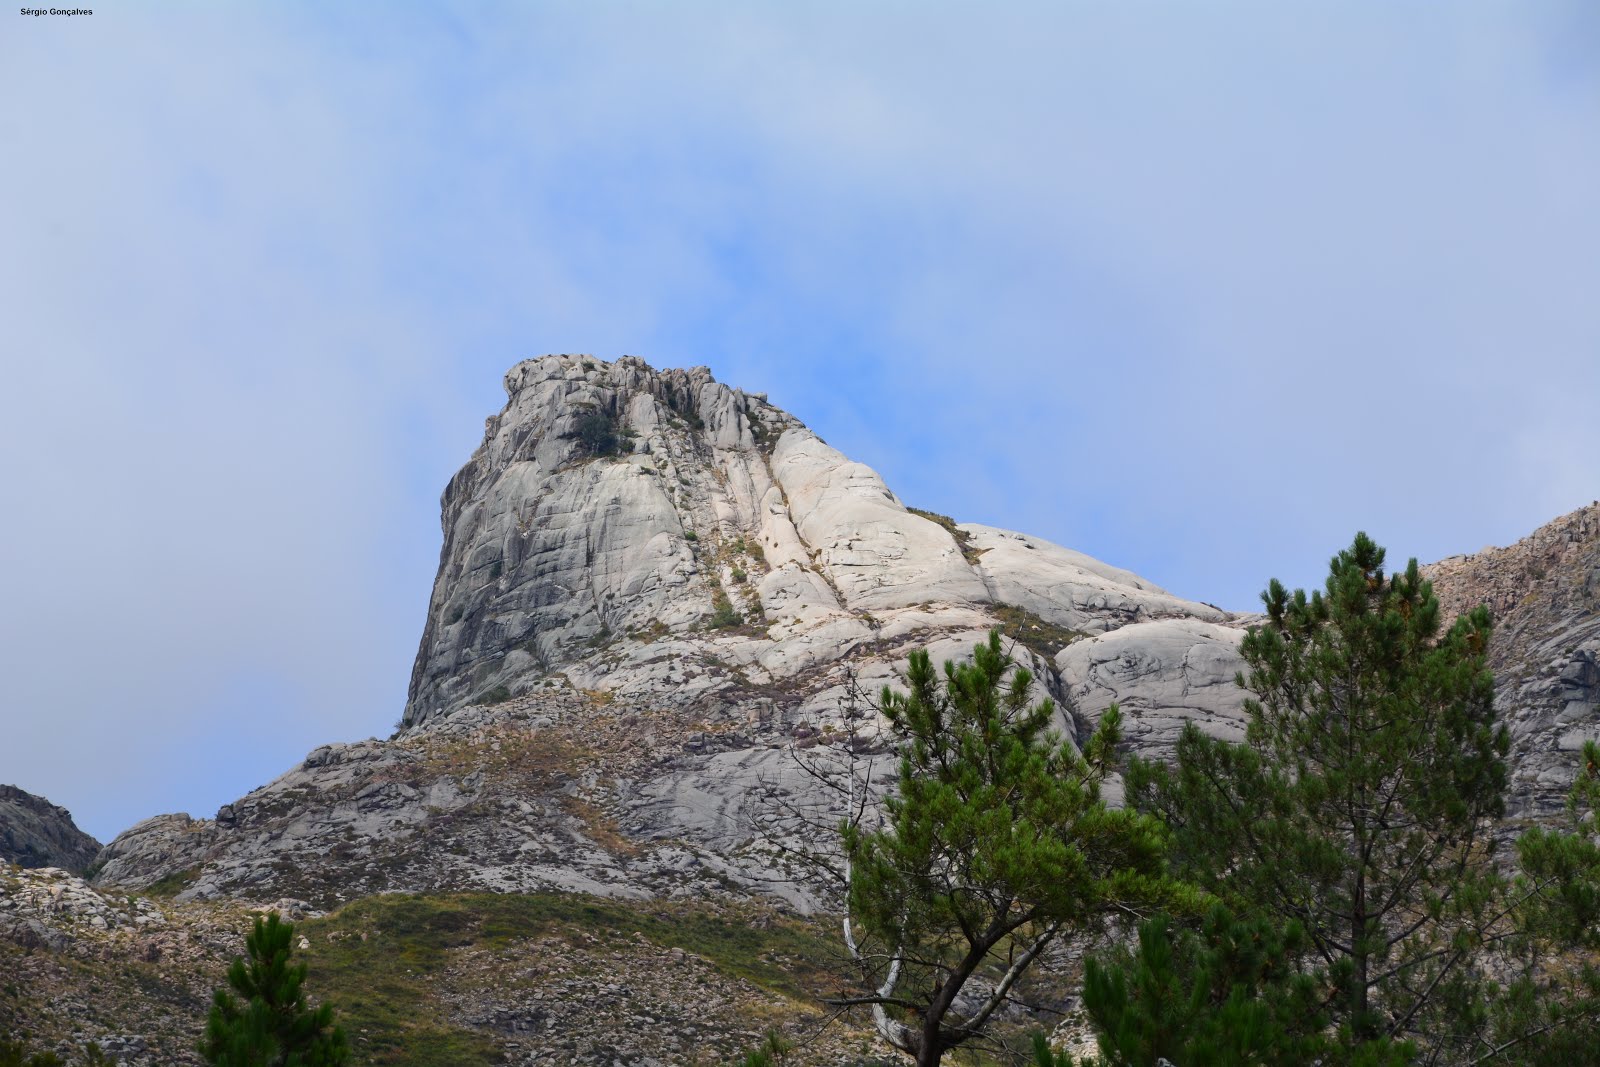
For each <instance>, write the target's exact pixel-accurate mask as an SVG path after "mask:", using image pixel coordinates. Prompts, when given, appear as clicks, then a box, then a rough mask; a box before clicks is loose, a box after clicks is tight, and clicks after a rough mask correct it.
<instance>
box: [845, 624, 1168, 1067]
mask: <svg viewBox="0 0 1600 1067" xmlns="http://www.w3.org/2000/svg"><path fill="white" fill-rule="evenodd" d="M1012 666H1013V665H1012V662H1011V660H1010V658H1009V657H1008V656H1006V655H1005V654H1004V653H1003V652H1002V651H1001V646H1000V635H999V633H998V632H994V633H991V634H990V636H989V640H988V642H987V643H986V644H982V645H979V646H978V647H977V648H976V649H975V650H974V654H973V661H972V662H971V663H970V664H956V663H948V662H947V663H946V664H945V665H944V674H943V677H942V678H941V677H940V675H939V674H938V673H937V672H935V671H934V669H933V666H932V664H931V663H930V661H929V658H928V655H927V653H926V652H921V651H919V652H913V653H912V655H911V662H910V668H909V670H908V672H907V676H906V678H907V681H908V683H909V685H910V692H909V693H897V692H894V691H892V690H890V689H887V688H886V689H885V690H884V692H883V696H882V701H881V710H882V711H883V713H884V715H885V716H886V717H887V719H888V722H889V725H890V727H891V729H892V730H893V731H894V733H895V734H896V735H897V736H898V737H899V739H900V741H901V760H900V768H899V779H898V787H897V790H896V792H895V795H893V796H891V797H890V798H889V799H888V800H887V802H886V805H885V813H884V824H883V826H882V828H881V829H879V830H877V831H876V832H873V833H867V832H864V831H863V830H862V829H861V828H860V827H859V826H858V825H855V824H847V825H846V826H845V827H844V842H845V849H846V853H847V855H848V857H849V860H850V870H849V878H850V889H849V916H848V917H847V918H846V920H845V936H846V940H847V942H848V943H849V945H850V947H851V949H852V951H853V953H854V954H855V956H856V958H857V959H858V960H861V961H862V962H863V963H864V965H866V966H867V968H868V970H869V985H871V986H873V987H875V989H874V991H873V992H872V993H870V994H868V995H866V996H864V997H859V998H853V999H852V1001H851V1002H853V1003H870V1004H872V1005H873V1006H874V1015H875V1018H876V1021H877V1024H878V1029H879V1031H880V1032H881V1033H882V1034H883V1035H884V1036H885V1037H886V1038H887V1039H888V1040H889V1042H890V1043H891V1044H893V1045H894V1046H895V1047H896V1048H898V1049H900V1050H901V1051H903V1052H905V1053H907V1054H908V1055H910V1056H912V1057H914V1058H915V1060H916V1062H917V1063H918V1064H919V1065H930V1064H937V1063H939V1062H940V1060H941V1058H942V1056H943V1054H944V1053H945V1052H946V1051H948V1050H950V1049H952V1048H956V1047H957V1046H960V1045H963V1044H965V1043H967V1042H969V1041H971V1040H972V1039H974V1038H977V1037H979V1036H980V1035H981V1034H982V1033H983V1032H984V1028H985V1026H986V1025H987V1023H988V1020H989V1018H990V1016H991V1015H992V1013H993V1012H994V1011H995V1010H996V1008H997V1007H998V1006H999V1005H1000V1004H1002V1003H1003V1002H1004V1001H1005V999H1006V997H1007V995H1008V993H1009V992H1010V990H1011V989H1012V987H1013V985H1014V983H1015V982H1016V980H1017V979H1018V977H1019V976H1020V975H1021V974H1022V973H1023V972H1024V971H1025V970H1026V969H1027V968H1028V967H1029V966H1030V965H1031V964H1032V963H1033V962H1034V960H1036V959H1037V958H1038V955H1039V953H1040V952H1041V951H1042V950H1043V949H1044V948H1045V946H1046V945H1048V944H1049V943H1050V942H1051V941H1052V940H1053V939H1054V938H1056V937H1057V936H1059V935H1060V934H1061V933H1062V932H1063V931H1065V930H1069V929H1072V928H1074V927H1081V926H1084V925H1087V924H1090V923H1093V922H1096V921H1097V920H1099V919H1100V918H1101V917H1103V916H1105V915H1107V914H1108V913H1128V912H1131V911H1134V910H1136V909H1138V908H1141V907H1144V906H1147V905H1150V904H1152V903H1155V902H1161V901H1170V900H1173V899H1176V898H1177V897H1179V896H1181V891H1180V888H1179V887H1177V886H1175V885H1174V884H1173V883H1171V882H1170V881H1169V880H1168V879H1166V877H1165V873H1164V860H1163V854H1164V846H1165V833H1164V831H1163V829H1162V827H1161V825H1160V823H1159V822H1158V821H1157V820H1155V819H1153V818H1151V817H1149V816H1147V815H1143V814H1140V813H1138V812H1135V811H1132V810H1117V809H1111V808H1108V807H1107V806H1106V804H1105V803H1104V802H1103V801H1102V799H1101V796H1100V783H1101V781H1102V779H1103V778H1104V776H1105V774H1106V771H1107V768H1108V766H1109V764H1110V761H1111V757H1112V751H1113V747H1114V746H1115V744H1116V741H1117V737H1118V728H1119V723H1120V716H1119V714H1118V712H1117V711H1116V709H1115V708H1113V709H1111V710H1110V711H1108V712H1107V714H1106V715H1105V717H1104V718H1103V719H1102V720H1101V723H1100V727H1099V729H1098V730H1097V731H1096V732H1095V734H1094V736H1093V737H1092V738H1091V739H1090V741H1089V742H1088V744H1087V745H1086V746H1085V748H1084V750H1083V752H1082V754H1080V753H1079V752H1078V750H1077V749H1076V748H1075V747H1074V746H1073V745H1072V744H1071V743H1070V742H1067V741H1064V740H1063V739H1062V738H1061V737H1060V736H1058V735H1057V734H1056V733H1055V731H1054V730H1053V728H1052V727H1053V723H1054V721H1055V717H1056V709H1055V705H1054V704H1053V703H1052V702H1051V701H1049V700H1042V701H1040V702H1038V703H1035V704H1031V705H1030V703H1029V700H1028V694H1029V687H1030V685H1031V684H1032V677H1031V675H1030V674H1029V672H1028V671H1026V670H1024V669H1022V668H1020V667H1018V668H1016V669H1015V670H1014V671H1013V670H1012ZM1008 674H1009V678H1008ZM857 925H859V927H860V928H861V929H862V931H864V933H865V934H866V935H867V937H868V938H870V939H871V941H872V942H874V943H876V945H877V947H878V951H876V952H869V951H867V950H866V948H865V947H863V945H862V944H858V942H857V939H856V935H855V929H854V927H855V926H857ZM974 990H976V991H977V992H976V995H974V994H973V991H974ZM964 991H965V993H966V994H967V995H966V997H964V999H963V1008H962V1009H961V1010H957V998H958V996H962V995H963V993H964Z"/></svg>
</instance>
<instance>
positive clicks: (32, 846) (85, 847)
mask: <svg viewBox="0 0 1600 1067" xmlns="http://www.w3.org/2000/svg"><path fill="white" fill-rule="evenodd" d="M99 851H100V842H98V841H96V840H95V839H94V838H92V837H90V836H89V835H88V834H86V833H84V832H83V831H82V830H80V829H78V827H77V824H76V823H74V822H73V821H72V813H71V812H69V811H67V809H66V808H63V807H58V806H57V805H55V804H52V803H50V802H49V801H48V800H46V799H44V798H43V797H36V796H34V795H33V794H32V793H25V792H23V791H22V790H20V789H18V788H17V787H16V786H11V785H0V862H5V863H14V864H16V865H17V866H19V867H61V868H64V869H66V870H69V871H79V872H81V871H83V870H84V869H85V868H86V867H88V866H89V864H90V863H91V862H92V861H93V860H94V857H95V853H97V852H99Z"/></svg>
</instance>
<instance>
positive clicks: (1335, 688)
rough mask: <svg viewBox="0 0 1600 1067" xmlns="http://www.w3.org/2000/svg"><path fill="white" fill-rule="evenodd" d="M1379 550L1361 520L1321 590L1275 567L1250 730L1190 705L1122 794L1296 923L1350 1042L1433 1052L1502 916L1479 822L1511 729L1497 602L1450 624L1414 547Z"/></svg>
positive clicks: (1455, 1026) (1204, 865)
mask: <svg viewBox="0 0 1600 1067" xmlns="http://www.w3.org/2000/svg"><path fill="white" fill-rule="evenodd" d="M1383 563H1384V551H1383V549H1381V548H1379V547H1378V546H1377V545H1376V544H1374V543H1373V542H1372V540H1371V539H1370V538H1368V537H1367V536H1366V535H1365V534H1357V535H1356V538H1355V541H1354V542H1353V543H1352V545H1351V546H1350V547H1349V548H1348V549H1346V550H1345V551H1343V552H1340V553H1339V555H1338V556H1336V557H1335V558H1334V559H1333V561H1332V563H1331V565H1330V568H1329V575H1328V579H1327V583H1326V586H1325V589H1324V590H1323V591H1322V592H1314V593H1312V594H1311V595H1309V596H1307V594H1306V593H1305V592H1304V591H1300V590H1297V591H1295V592H1294V593H1293V594H1292V595H1291V594H1290V593H1289V592H1288V591H1287V590H1285V588H1284V587H1283V586H1282V585H1281V584H1280V583H1279V582H1277V581H1276V580H1274V581H1273V582H1272V583H1271V584H1270V585H1269V587H1268V589H1267V591H1266V592H1265V593H1264V594H1263V596H1262V599H1263V601H1264V602H1265V605H1266V609H1267V619H1266V622H1265V623H1264V624H1262V625H1260V626H1256V627H1252V628H1251V630H1250V632H1249V635H1248V636H1247V637H1246V638H1245V640H1244V642H1243V644H1242V646H1241V652H1242V653H1243V656H1244V658H1245V661H1246V663H1247V664H1248V667H1249V670H1248V671H1247V672H1245V673H1242V674H1241V675H1240V677H1239V679H1238V681H1239V684H1240V685H1241V686H1242V687H1244V688H1246V689H1248V690H1249V693H1250V695H1249V697H1248V698H1247V699H1245V700H1244V702H1243V708H1244V711H1245V713H1246V715H1247V717H1248V728H1247V732H1246V741H1245V743H1244V744H1229V743H1226V742H1223V741H1219V740H1216V739H1214V738H1210V737H1207V736H1206V735H1204V734H1202V733H1201V732H1200V731H1199V730H1198V729H1196V728H1195V727H1194V726H1193V725H1191V726H1189V727H1188V728H1187V729H1186V730H1185V731H1184V733H1183V735H1182V737H1181V739H1180V741H1179V743H1178V748H1177V754H1176V755H1177V759H1176V763H1175V764H1174V765H1173V766H1171V767H1168V766H1164V765H1159V764H1155V763H1150V762H1144V761H1138V760H1135V761H1134V762H1133V765H1132V766H1131V767H1130V771H1129V795H1130V798H1131V799H1132V801H1133V803H1135V804H1136V806H1138V807H1139V808H1140V809H1141V810H1143V811H1146V812H1150V813H1153V814H1158V815H1160V816H1161V817H1162V818H1163V819H1165V820H1166V822H1167V823H1168V824H1169V826H1170V827H1171V828H1172V829H1173V831H1174V834H1175V857H1176V859H1177V862H1178V864H1179V868H1178V869H1179V870H1180V871H1181V873H1183V874H1184V875H1185V876H1187V877H1189V878H1191V879H1193V880H1194V881H1195V882H1197V883H1198V884H1199V885H1201V886H1203V887H1205V888H1206V889H1208V890H1210V891H1212V892H1214V893H1215V894H1217V895H1218V896H1219V897H1221V898H1223V899H1224V900H1227V901H1229V902H1230V903H1231V904H1232V905H1233V906H1234V907H1235V909H1236V910H1238V911H1239V912H1240V914H1241V915H1242V916H1243V917H1244V918H1246V919H1254V918H1256V917H1265V918H1267V919H1269V920H1271V921H1272V922H1273V923H1274V924H1275V925H1277V926H1279V927H1280V928H1282V927H1287V925H1288V924H1290V923H1293V924H1295V925H1296V926H1297V928H1298V929H1299V930H1301V931H1303V933H1304V936H1305V938H1306V943H1307V946H1308V950H1309V952H1310V953H1311V954H1312V955H1313V956H1314V958H1315V959H1316V960H1317V961H1319V962H1320V965H1321V966H1322V968H1323V969H1324V971H1325V973H1326V977H1327V981H1328V982H1329V985H1330V995H1329V998H1328V1003H1327V1010H1328V1012H1329V1015H1330V1018H1331V1021H1332V1024H1333V1025H1334V1026H1335V1027H1336V1030H1337V1033H1338V1034H1339V1035H1340V1041H1341V1042H1342V1044H1343V1046H1344V1047H1345V1048H1355V1047H1358V1046H1362V1045H1374V1043H1384V1042H1403V1041H1406V1040H1409V1039H1415V1040H1416V1041H1417V1042H1418V1043H1419V1044H1420V1046H1421V1047H1422V1048H1424V1049H1426V1050H1429V1052H1430V1054H1437V1053H1439V1052H1440V1050H1442V1049H1444V1048H1446V1047H1449V1046H1451V1045H1452V1043H1455V1042H1466V1045H1462V1046H1460V1047H1463V1048H1464V1047H1469V1046H1470V1045H1471V1042H1472V1041H1474V1040H1476V1038H1475V1037H1474V1036H1473V1034H1472V1032H1473V1031H1475V1030H1476V1029H1478V1028H1481V1025H1482V1023H1483V1018H1484V1009H1483V1000H1484V990H1485V979H1484V978H1483V976H1482V974H1481V973H1480V972H1479V971H1478V970H1477V969H1476V968H1475V967H1474V966H1473V964H1474V961H1475V959H1476V956H1477V953H1478V952H1479V951H1480V950H1481V949H1482V948H1483V947H1484V945H1485V944H1486V942H1487V941H1489V940H1491V939H1493V938H1495V937H1498V936H1500V934H1501V932H1503V930H1504V928H1505V926H1506V917H1507V912H1506V910H1505V907H1504V897H1503V894H1502V890H1503V888H1504V887H1503V885H1502V883H1501V881H1500V879H1499V878H1498V876H1497V875H1496V873H1495V871H1494V868H1493V866H1492V864H1491V862H1490V861H1491V858H1492V851H1493V839H1492V836H1491V833H1490V830H1491V828H1492V820H1493V819H1494V818H1495V817H1497V816H1499V815H1500V814H1501V813H1502V811H1503V798H1504V793H1505V788H1506V768H1505V755H1506V752H1507V749H1508V747H1509V740H1508V737H1507V734H1506V730H1505V728H1504V727H1503V726H1501V725H1499V724H1498V723H1496V721H1495V714H1494V706H1493V698H1494V680H1493V677H1492V675H1491V674H1490V672H1489V669H1488V667H1487V665H1486V658H1485V656H1486V651H1487V648H1488V640H1489V632H1490V623H1489V616H1488V612H1487V611H1486V610H1485V609H1483V608H1481V607H1480V608H1477V609H1474V610H1472V611H1470V612H1467V613H1466V614H1464V615H1462V616H1461V617H1460V618H1458V619H1456V620H1455V622H1454V624H1453V625H1452V626H1450V628H1449V629H1448V630H1444V629H1443V628H1442V627H1441V624H1440V615H1439V603H1438V601H1437V599H1436V598H1435V597H1434V595H1433V590H1432V587H1431V586H1430V584H1429V583H1428V582H1425V581H1423V580H1422V578H1421V575H1420V574H1419V572H1418V568H1417V564H1416V561H1415V560H1412V561H1411V562H1410V564H1409V565H1408V566H1407V567H1406V569H1405V571H1404V572H1402V573H1397V574H1393V575H1390V576H1385V574H1384V570H1383ZM1374 1047H1375V1046H1374Z"/></svg>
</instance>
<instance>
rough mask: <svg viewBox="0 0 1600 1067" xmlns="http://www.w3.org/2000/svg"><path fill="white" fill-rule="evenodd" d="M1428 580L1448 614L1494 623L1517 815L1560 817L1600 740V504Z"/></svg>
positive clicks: (1445, 563)
mask: <svg viewBox="0 0 1600 1067" xmlns="http://www.w3.org/2000/svg"><path fill="white" fill-rule="evenodd" d="M1423 573H1424V574H1425V575H1426V576H1427V577H1428V578H1429V579H1430V580H1432V582H1433V586H1434V590H1435V591H1436V592H1437V593H1438V595H1439V600H1440V603H1441V604H1442V606H1443V607H1444V609H1445V612H1446V614H1447V615H1450V616H1454V615H1456V614H1458V613H1460V612H1461V611H1464V610H1466V609H1468V608H1471V607H1474V606H1475V605H1478V604H1486V605H1488V607H1489V612H1490V615H1491V616H1492V617H1493V619H1494V624H1495V629H1494V636H1493V637H1492V638H1491V639H1490V642H1489V665H1490V667H1492V668H1493V669H1494V672H1495V705H1496V708H1497V709H1498V711H1499V713H1500V716H1501V718H1502V719H1504V720H1505V721H1506V723H1507V724H1508V726H1509V727H1510V730H1511V737H1512V753H1511V771H1512V775H1511V803H1510V809H1511V811H1512V812H1513V813H1514V814H1520V815H1524V816H1528V817H1535V818H1536V817H1539V816H1544V815H1549V814H1552V813H1554V812H1557V811H1560V810H1561V809H1562V807H1563V805H1564V804H1565V802H1566V793H1567V788H1568V786H1569V784H1570V783H1571V781H1572V777H1573V774H1574V773H1575V772H1576V770H1577V758H1578V757H1577V752H1578V750H1579V749H1581V748H1582V747H1583V742H1584V741H1585V740H1591V739H1596V738H1600V502H1596V503H1593V504H1590V505H1589V506H1588V507H1586V508H1580V509H1578V510H1577V511H1574V512H1572V513H1571V514H1568V515H1563V516H1562V517H1561V518H1559V519H1556V520H1554V521H1553V522H1549V523H1546V524H1545V525H1544V526H1541V527H1539V529H1537V530H1535V531H1534V532H1533V533H1531V534H1529V535H1528V536H1527V537H1524V538H1523V539H1522V540H1520V541H1518V542H1517V543H1516V544H1514V545H1510V546H1508V547H1506V548H1485V549H1483V550H1481V551H1479V552H1476V553H1474V554H1473V555H1470V556H1451V557H1450V558H1449V559H1444V560H1440V561H1439V562H1438V563H1435V564H1432V565H1430V566H1428V567H1425V568H1423Z"/></svg>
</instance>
